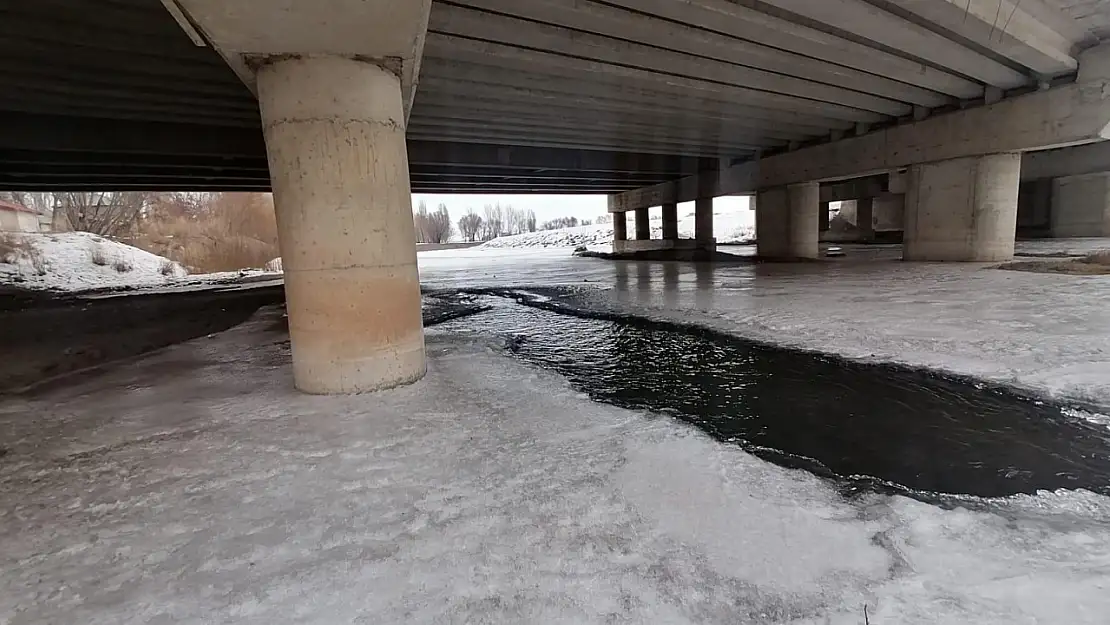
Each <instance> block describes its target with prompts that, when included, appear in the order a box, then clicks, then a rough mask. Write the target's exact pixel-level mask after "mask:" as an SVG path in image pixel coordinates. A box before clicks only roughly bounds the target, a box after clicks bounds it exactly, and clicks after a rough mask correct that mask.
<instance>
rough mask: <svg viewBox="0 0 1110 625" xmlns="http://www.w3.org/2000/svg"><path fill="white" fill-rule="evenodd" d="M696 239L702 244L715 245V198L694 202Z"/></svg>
mask: <svg viewBox="0 0 1110 625" xmlns="http://www.w3.org/2000/svg"><path fill="white" fill-rule="evenodd" d="M694 239H695V240H697V241H698V242H700V243H704V244H707V245H708V244H712V243H713V198H711V197H706V198H698V199H697V200H694Z"/></svg>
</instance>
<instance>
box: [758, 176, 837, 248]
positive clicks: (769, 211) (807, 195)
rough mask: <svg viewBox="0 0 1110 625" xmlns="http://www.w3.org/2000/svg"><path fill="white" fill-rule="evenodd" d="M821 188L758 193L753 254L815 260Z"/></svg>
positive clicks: (793, 187) (813, 184)
mask: <svg viewBox="0 0 1110 625" xmlns="http://www.w3.org/2000/svg"><path fill="white" fill-rule="evenodd" d="M820 208H821V187H820V185H819V184H818V183H816V182H808V183H803V184H795V185H790V186H787V187H776V188H773V189H765V190H762V191H760V192H759V196H758V197H757V198H756V207H755V242H756V253H757V254H759V255H760V256H763V257H766V258H817V255H818V251H819V248H818V244H817V243H818V237H819V236H820V232H819V227H820V224H819V220H820V215H819V210H820Z"/></svg>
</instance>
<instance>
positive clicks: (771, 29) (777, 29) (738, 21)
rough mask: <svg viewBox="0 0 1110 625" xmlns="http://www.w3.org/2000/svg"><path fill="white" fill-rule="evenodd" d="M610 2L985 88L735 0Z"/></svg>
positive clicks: (880, 71) (957, 90)
mask: <svg viewBox="0 0 1110 625" xmlns="http://www.w3.org/2000/svg"><path fill="white" fill-rule="evenodd" d="M607 3H608V4H615V5H619V6H621V7H624V8H626V9H630V10H633V11H639V12H642V13H647V14H650V15H653V16H657V17H662V18H664V19H667V20H671V21H676V22H682V23H687V24H691V25H695V26H698V27H700V28H704V29H707V30H712V31H716V32H719V33H722V34H725V35H729V36H731V37H735V38H737V39H742V40H746V41H751V42H754V43H758V44H762V45H764V46H768V47H771V48H775V49H779V50H787V51H790V52H794V53H797V54H799V55H802V56H806V57H810V58H814V59H824V60H827V61H829V62H830V63H835V64H837V65H841V66H844V67H851V68H855V69H858V70H861V71H864V72H868V73H871V74H875V75H878V76H897V77H898V79H899V80H900V81H902V82H905V83H908V84H911V85H916V86H918V87H922V88H924V89H929V90H931V91H936V92H938V93H943V94H946V95H949V96H953V97H957V98H961V99H965V100H966V99H971V98H976V97H980V96H981V95H982V93H983V87H982V85H979V84H977V83H975V82H974V81H971V80H968V79H966V78H963V77H961V76H958V75H956V74H954V73H951V72H946V71H944V70H940V69H937V68H936V67H934V66H930V65H924V64H922V63H919V62H917V61H915V60H913V59H910V58H906V57H902V56H899V55H897V54H892V53H890V52H887V51H885V50H882V49H877V48H873V47H870V46H865V45H863V44H861V43H857V42H856V41H853V40H851V39H845V38H842V37H838V36H836V35H834V34H831V33H827V32H824V31H821V30H818V29H816V28H812V27H810V26H806V25H803V24H800V23H796V22H792V21H789V20H786V19H782V18H780V17H777V16H774V15H769V14H767V13H763V12H761V11H758V10H755V9H753V8H749V7H748V6H745V4H742V3H738V2H735V1H733V0H689V1H687V2H677V3H676V2H674V1H673V0H608V2H607ZM749 4H750V3H749Z"/></svg>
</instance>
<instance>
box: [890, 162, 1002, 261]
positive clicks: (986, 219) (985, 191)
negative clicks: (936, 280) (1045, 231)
mask: <svg viewBox="0 0 1110 625" xmlns="http://www.w3.org/2000/svg"><path fill="white" fill-rule="evenodd" d="M1020 174H1021V155H1020V154H991V155H987V156H973V157H967V158H957V159H952V160H947V161H939V162H935V163H925V164H920V165H912V166H911V167H910V171H909V190H908V193H907V194H906V233H905V245H904V248H903V252H902V257H903V258H904V259H906V260H932V261H985V262H993V261H1003V260H1010V259H1011V258H1013V256H1014V235H1015V232H1016V229H1017V202H1018V183H1019V178H1020Z"/></svg>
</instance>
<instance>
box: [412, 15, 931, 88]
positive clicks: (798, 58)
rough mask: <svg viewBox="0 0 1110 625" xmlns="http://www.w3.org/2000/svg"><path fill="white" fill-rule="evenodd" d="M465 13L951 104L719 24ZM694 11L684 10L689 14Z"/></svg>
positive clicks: (620, 17) (645, 18)
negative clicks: (724, 29)
mask: <svg viewBox="0 0 1110 625" xmlns="http://www.w3.org/2000/svg"><path fill="white" fill-rule="evenodd" d="M438 6H439V5H437V8H436V10H435V12H434V14H433V18H432V19H433V23H435V22H436V20H437V18H438V16H439V14H440V12H441V10H440V9H439V8H438ZM467 8H468V9H483V10H487V11H493V12H497V13H503V14H508V15H513V16H516V17H522V18H526V19H529V20H535V21H539V22H545V23H548V24H558V25H559V26H561V27H567V28H574V29H576V30H580V31H584V32H589V33H594V34H597V35H601V36H605V37H612V38H615V39H622V40H633V41H645V42H647V41H650V42H651V44H652V46H653V47H656V48H662V49H666V50H671V51H674V52H681V53H684V54H687V55H692V56H697V57H702V58H703V59H714V60H719V61H724V62H728V63H732V64H735V65H738V66H746V67H749V68H753V69H755V70H763V71H765V72H771V73H774V74H778V75H781V76H793V77H796V78H801V79H805V80H809V81H812V82H814V83H820V84H825V85H836V86H838V87H842V88H844V89H851V90H854V91H859V92H861V93H869V94H872V95H875V96H880V97H884V98H889V99H891V100H895V101H899V102H907V103H910V104H917V105H922V106H928V107H936V106H941V105H943V104H945V103H947V102H948V100H949V98H948V97H946V96H945V95H943V94H940V93H937V92H936V91H931V90H929V89H924V88H921V87H917V86H914V85H911V84H908V83H905V82H899V81H896V80H893V79H891V78H886V77H884V76H881V75H876V74H871V73H868V72H863V71H860V70H856V69H852V68H850V67H845V66H843V65H837V64H835V63H831V62H829V61H827V60H823V58H813V57H808V56H804V55H801V54H796V53H793V52H788V51H784V50H782V49H781V48H779V47H772V46H766V45H761V44H758V43H752V42H749V41H745V40H743V39H737V38H734V37H730V36H728V35H725V34H721V33H719V32H715V31H716V30H717V28H719V25H716V24H714V25H713V27H712V28H706V27H704V26H695V25H690V24H687V23H684V22H685V19H689V18H685V19H684V20H683V21H682V22H674V21H668V20H662V19H659V18H656V17H653V16H650V15H647V14H644V13H641V12H638V11H631V10H628V9H624V8H620V7H616V6H612V5H607V4H601V3H598V2H576V3H567V2H561V1H556V0H529V1H528V2H519V1H518V0H468V1H467ZM690 9H691V8H690V7H686V11H687V12H689V11H690ZM718 21H719V20H718ZM580 43H581V41H580V40H579V41H576V42H575V44H576V45H580ZM662 53H663V51H662V50H660V51H659V54H662ZM760 75H765V74H760ZM751 86H753V87H755V86H757V85H755V84H752V85H751Z"/></svg>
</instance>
